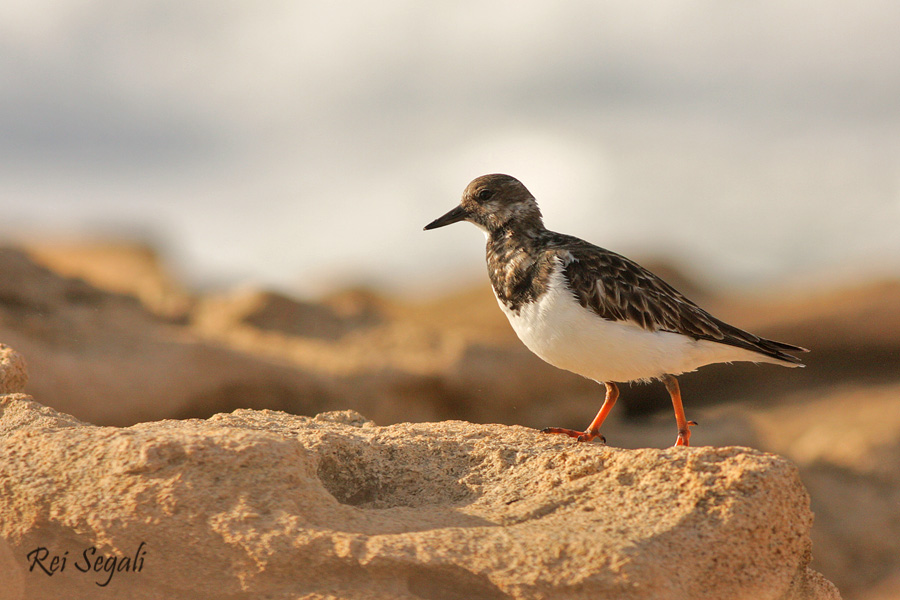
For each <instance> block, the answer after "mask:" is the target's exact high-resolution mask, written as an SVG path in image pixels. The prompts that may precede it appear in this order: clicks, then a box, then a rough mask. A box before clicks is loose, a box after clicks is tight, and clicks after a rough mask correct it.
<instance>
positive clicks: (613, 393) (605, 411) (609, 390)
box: [541, 381, 619, 443]
mask: <svg viewBox="0 0 900 600" xmlns="http://www.w3.org/2000/svg"><path fill="white" fill-rule="evenodd" d="M604 385H605V386H606V398H604V400H603V405H602V406H601V407H600V412H598V413H597V416H596V417H594V420H593V421H591V424H590V425H588V428H587V429H585V430H584V431H576V430H574V429H564V428H562V427H547V428H546V429H541V433H562V434H564V435H567V436H569V437H573V438H575V439H576V440H577V441H579V442H589V441H591V440H593V439H595V438H600V441H601V442H603V443H606V438H605V437H603V435H602V434H601V433H600V426H601V425H603V421H605V420H606V417H607V416H608V415H609V411H611V410H612V407H613V406H615V405H616V400H617V399H618V398H619V388H618V386H616V384H615V383H613V382H611V381H607V382H605V383H604Z"/></svg>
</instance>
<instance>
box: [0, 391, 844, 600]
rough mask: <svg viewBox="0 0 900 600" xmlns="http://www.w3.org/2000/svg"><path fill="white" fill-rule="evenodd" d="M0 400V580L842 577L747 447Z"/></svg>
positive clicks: (540, 589) (793, 495)
mask: <svg viewBox="0 0 900 600" xmlns="http://www.w3.org/2000/svg"><path fill="white" fill-rule="evenodd" d="M0 402H2V404H0V446H2V448H3V459H2V461H0V571H3V572H2V574H0V579H2V581H3V585H2V586H0V598H14V599H19V598H62V597H66V598H113V597H118V598H121V597H129V598H148V599H149V598H216V599H222V598H272V599H281V598H285V599H287V598H291V599H294V598H321V597H326V598H354V599H355V598H392V599H394V598H409V599H415V598H424V599H429V600H443V599H457V598H467V599H479V598H554V599H555V600H562V599H567V598H585V599H586V598H592V599H594V598H609V599H617V600H627V599H631V598H634V599H638V598H640V599H648V598H652V599H656V600H665V599H672V600H682V599H684V598H691V599H693V600H700V599H704V598H709V599H716V600H721V599H722V598H728V599H731V600H735V599H741V598H747V599H751V598H752V599H753V600H764V599H767V598H771V599H773V600H775V599H778V600H800V599H817V600H819V599H821V600H824V599H836V598H839V595H838V592H837V590H836V589H835V588H834V587H833V586H832V585H831V584H830V583H829V582H827V581H826V580H825V579H824V578H822V577H821V575H819V574H818V573H816V572H814V571H812V570H810V569H809V568H808V564H809V561H810V558H811V551H810V541H809V530H810V526H811V523H812V514H811V512H810V510H809V498H808V496H807V494H806V491H805V489H804V487H803V485H802V484H801V483H800V480H799V479H798V477H797V471H796V469H795V468H794V467H793V466H792V465H791V464H790V463H789V462H787V461H786V460H784V459H782V458H780V457H778V456H776V455H772V454H766V453H762V452H758V451H755V450H750V449H747V448H737V447H727V448H712V447H700V448H688V449H683V448H671V449H667V450H651V449H647V450H623V449H618V448H612V447H607V446H603V445H599V444H575V443H573V442H572V441H571V440H568V439H562V438H559V437H552V436H546V435H541V434H540V433H538V432H536V431H534V430H531V429H526V428H523V427H507V426H501V425H474V424H471V423H465V422H458V421H450V422H442V423H424V424H399V425H392V426H389V427H378V426H375V425H374V424H373V423H372V422H371V421H368V420H366V419H365V418H364V417H362V416H361V415H359V414H357V413H354V412H351V411H346V412H331V413H324V414H320V415H318V416H317V417H314V418H310V417H299V416H293V415H289V414H286V413H282V412H273V411H252V410H238V411H235V412H233V413H231V414H220V415H216V416H214V417H212V418H210V419H207V420H185V421H159V422H152V423H143V424H139V425H135V426H132V427H128V428H114V427H96V426H93V425H89V424H86V423H82V422H80V421H78V420H76V419H74V418H73V417H70V416H68V415H65V414H62V413H58V412H56V411H54V410H52V409H50V408H47V407H45V406H42V405H40V404H38V403H37V402H35V401H33V400H32V399H31V398H30V397H28V396H25V395H23V394H8V395H5V396H0ZM51 573H52V574H51Z"/></svg>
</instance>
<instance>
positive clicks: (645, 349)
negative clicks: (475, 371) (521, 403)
mask: <svg viewBox="0 0 900 600" xmlns="http://www.w3.org/2000/svg"><path fill="white" fill-rule="evenodd" d="M460 221H468V222H470V223H473V224H474V225H476V226H477V227H478V228H479V229H481V230H482V231H483V232H484V235H485V237H486V239H487V244H486V254H487V268H488V275H489V277H490V281H491V288H492V289H493V292H494V296H495V297H496V299H497V303H498V304H499V306H500V309H501V310H502V311H503V313H504V314H505V315H506V317H507V319H508V320H509V323H510V325H511V326H512V328H513V330H514V331H515V332H516V334H517V335H518V337H519V339H520V340H521V341H522V342H523V343H524V344H525V346H526V347H527V348H528V349H529V350H531V352H533V353H534V354H536V355H537V356H539V357H540V358H541V359H543V360H544V361H546V362H548V363H550V364H551V365H553V366H555V367H558V368H560V369H565V370H567V371H571V372H573V373H577V374H578V375H581V376H583V377H586V378H588V379H592V380H594V381H596V382H598V383H600V384H601V385H603V386H605V388H606V393H605V397H604V399H603V403H602V405H601V407H600V411H599V412H598V413H597V416H596V417H594V419H593V420H592V421H591V422H590V424H589V425H588V427H587V429H585V430H584V431H578V430H574V429H566V428H561V427H548V428H546V429H543V430H542V432H544V433H550V434H562V435H566V436H569V437H571V438H574V439H575V440H576V441H579V442H588V441H592V440H595V439H598V440H599V441H601V442H602V443H606V438H605V436H603V435H602V434H601V433H600V428H601V426H602V425H603V422H604V421H605V420H606V417H607V416H608V415H609V413H610V411H611V410H612V408H613V406H614V405H615V404H616V400H617V399H618V397H619V387H618V386H619V384H621V383H626V382H633V381H638V382H650V381H653V380H660V381H662V383H663V384H664V385H665V387H666V390H667V391H668V393H669V395H670V396H671V399H672V406H673V408H674V411H675V424H676V427H677V430H678V436H677V438H676V440H675V446H689V445H690V439H691V429H690V428H691V427H692V426H694V425H696V424H697V423H696V422H695V421H689V420H687V418H686V417H685V413H684V406H683V404H682V399H681V390H680V388H679V385H678V380H677V379H676V376H678V375H680V374H682V373H687V372H691V371H695V370H696V369H698V368H699V367H702V366H704V365H708V364H712V363H721V362H727V363H730V362H735V361H750V362H755V363H773V364H777V365H783V366H786V367H802V366H804V365H803V363H802V361H801V360H800V359H799V358H797V357H796V356H794V355H793V354H790V353H791V352H808V350H807V349H806V348H802V347H800V346H795V345H792V344H786V343H783V342H776V341H773V340H769V339H765V338H762V337H759V336H757V335H754V334H752V333H749V332H747V331H744V330H742V329H739V328H737V327H735V326H733V325H729V324H728V323H725V322H724V321H721V320H720V319H717V318H716V317H714V316H712V315H711V314H710V313H709V312H707V311H706V310H704V309H703V308H701V307H700V306H698V305H697V304H695V303H694V302H693V301H691V300H689V299H688V298H687V297H685V296H684V295H683V294H682V293H681V292H679V291H678V290H676V289H675V288H674V287H672V286H671V285H669V284H668V283H666V282H665V281H663V280H662V279H661V278H660V277H658V276H656V275H654V274H653V273H651V272H650V271H649V270H647V269H645V268H644V267H642V266H640V265H639V264H638V263H636V262H634V261H632V260H630V259H628V258H626V257H624V256H622V255H620V254H617V253H615V252H612V251H610V250H606V249H604V248H601V247H599V246H595V245H594V244H591V243H590V242H586V241H584V240H582V239H580V238H577V237H575V236H571V235H566V234H563V233H556V232H554V231H550V230H548V229H547V228H546V227H544V221H543V216H542V215H541V211H540V208H538V204H537V200H535V198H534V196H533V195H532V194H531V192H529V191H528V189H527V188H526V187H525V186H524V185H523V184H522V183H521V182H520V181H519V180H518V179H516V178H515V177H512V176H510V175H503V174H490V175H482V176H481V177H477V178H475V179H474V180H472V182H471V183H469V185H468V186H466V188H465V191H464V192H463V195H462V200H461V201H460V203H459V205H458V206H456V207H455V208H453V209H451V210H450V211H449V212H447V213H446V214H445V215H443V216H441V217H438V218H437V219H435V220H434V221H432V222H431V223H429V224H428V225H426V226H425V228H424V229H425V230H426V231H427V230H432V229H437V228H439V227H445V226H447V225H451V224H453V223H458V222H460Z"/></svg>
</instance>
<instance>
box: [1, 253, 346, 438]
mask: <svg viewBox="0 0 900 600" xmlns="http://www.w3.org/2000/svg"><path fill="white" fill-rule="evenodd" d="M0 273H2V277H0V342H3V343H6V344H9V345H10V346H12V347H13V348H15V349H16V350H18V351H19V352H21V353H22V354H24V355H25V356H27V357H28V366H29V371H30V374H31V379H30V381H29V384H28V386H29V392H31V393H32V394H34V395H35V396H36V397H39V398H41V400H42V401H44V402H46V403H47V404H49V405H51V406H53V407H54V408H56V409H59V410H64V411H66V412H69V413H72V414H75V415H76V416H78V417H79V418H82V419H86V420H88V421H91V422H94V423H102V424H108V425H130V424H132V423H135V422H138V421H146V420H152V419H162V418H167V417H169V418H171V417H184V416H188V417H193V416H209V415H211V414H213V413H215V412H218V411H222V410H232V409H234V408H236V407H239V406H240V407H248V408H279V409H288V410H291V411H293V412H308V413H310V414H314V413H315V412H319V411H320V410H322V409H323V408H324V407H325V406H327V401H328V400H329V399H330V398H331V397H332V396H333V395H334V393H333V392H331V391H329V388H330V383H329V382H327V381H321V380H320V379H319V378H318V377H316V376H315V375H313V374H309V373H307V372H304V371H303V370H302V369H300V368H297V367H289V366H285V365H283V364H278V363H276V362H274V361H272V360H270V359H265V358H257V357H253V356H247V355H244V354H241V353H239V352H237V351H235V350H230V349H227V348H223V347H222V346H221V345H220V344H218V343H215V342H207V341H204V340H201V339H199V338H198V337H197V336H196V335H193V334H192V333H191V332H190V331H188V330H187V329H186V328H185V327H183V326H180V325H179V324H177V323H173V322H171V321H169V320H167V319H165V318H162V317H160V316H159V315H157V314H155V313H153V312H151V311H149V310H147V309H146V308H145V307H144V306H143V305H141V303H140V302H138V301H137V300H136V299H135V298H132V297H130V296H127V295H123V294H117V293H112V292H108V291H104V290H101V289H99V288H96V287H92V286H91V285H89V284H88V283H86V282H84V281H82V280H79V279H68V278H65V277H60V276H59V275H57V274H55V273H53V272H51V271H48V270H47V269H44V268H42V267H39V266H38V265H36V264H35V263H34V262H33V261H31V260H30V259H29V258H28V256H26V255H25V254H24V253H22V252H18V251H15V250H9V249H2V248H0ZM0 360H2V359H0ZM4 370H5V367H4V365H3V363H0V372H3V371H4ZM0 385H3V384H2V383H0ZM7 391H21V389H18V390H14V389H10V390H7Z"/></svg>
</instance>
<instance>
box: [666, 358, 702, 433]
mask: <svg viewBox="0 0 900 600" xmlns="http://www.w3.org/2000/svg"><path fill="white" fill-rule="evenodd" d="M662 381H663V383H664V384H666V389H667V390H668V391H669V395H670V396H671V397H672V406H673V407H674V408H675V424H676V425H678V439H677V440H675V445H676V446H690V445H691V444H690V442H691V425H696V424H697V422H696V421H688V420H687V419H686V418H685V416H684V406H682V404H681V388H679V387H678V380H677V379H675V377H673V376H672V375H663V377H662Z"/></svg>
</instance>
